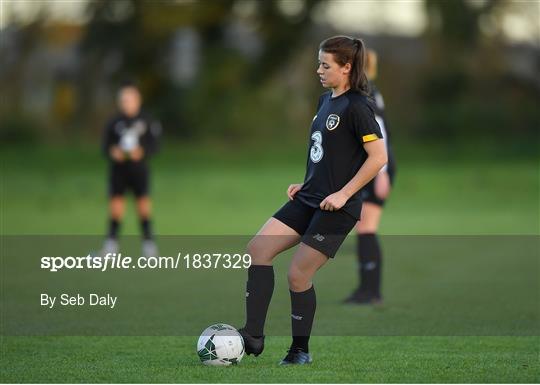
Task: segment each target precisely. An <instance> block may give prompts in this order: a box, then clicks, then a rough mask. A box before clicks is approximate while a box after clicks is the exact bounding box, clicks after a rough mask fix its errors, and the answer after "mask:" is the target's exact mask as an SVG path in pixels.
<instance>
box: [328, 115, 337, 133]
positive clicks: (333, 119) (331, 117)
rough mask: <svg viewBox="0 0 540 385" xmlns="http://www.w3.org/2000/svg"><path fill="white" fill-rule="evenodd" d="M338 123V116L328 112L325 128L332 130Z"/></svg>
mask: <svg viewBox="0 0 540 385" xmlns="http://www.w3.org/2000/svg"><path fill="white" fill-rule="evenodd" d="M338 125H339V116H337V115H336V114H330V115H328V118H326V128H327V129H328V131H332V130H333V129H335V128H336V127H337V126H338Z"/></svg>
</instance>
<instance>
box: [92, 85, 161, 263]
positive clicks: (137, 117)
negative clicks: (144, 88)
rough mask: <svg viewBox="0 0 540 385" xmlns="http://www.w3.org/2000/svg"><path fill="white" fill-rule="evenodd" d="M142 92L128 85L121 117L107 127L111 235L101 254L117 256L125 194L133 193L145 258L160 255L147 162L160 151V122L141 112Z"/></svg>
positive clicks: (122, 91)
mask: <svg viewBox="0 0 540 385" xmlns="http://www.w3.org/2000/svg"><path fill="white" fill-rule="evenodd" d="M141 104H142V97H141V93H140V91H139V89H138V88H137V86H135V85H134V84H132V83H126V84H124V85H122V87H120V89H119V91H118V108H119V110H120V114H119V115H118V116H115V117H114V118H113V119H111V120H110V121H109V123H107V125H106V127H105V130H104V135H103V151H104V153H105V155H106V157H107V158H108V159H109V164H110V167H109V197H110V201H109V214H110V220H109V232H108V235H107V239H106V240H105V243H104V245H103V250H102V254H104V255H105V254H107V253H117V252H118V241H117V238H118V230H119V227H120V222H121V220H122V218H123V216H124V208H125V199H124V195H125V193H126V190H132V191H133V193H134V194H135V198H136V201H137V212H138V214H139V219H140V223H141V231H142V233H143V245H142V254H143V256H144V257H151V256H155V255H156V254H157V247H156V245H155V243H154V241H153V239H152V238H153V237H152V231H151V226H150V208H151V201H150V196H149V177H150V176H149V174H150V171H149V168H148V163H147V160H148V158H150V156H151V155H153V154H154V153H155V152H156V151H157V145H158V138H159V136H160V134H161V125H160V124H159V122H157V121H154V120H151V119H149V118H148V117H147V116H146V115H145V114H143V113H142V112H141Z"/></svg>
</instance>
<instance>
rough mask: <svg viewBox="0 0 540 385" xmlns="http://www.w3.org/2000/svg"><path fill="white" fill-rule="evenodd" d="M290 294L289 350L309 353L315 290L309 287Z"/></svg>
mask: <svg viewBox="0 0 540 385" xmlns="http://www.w3.org/2000/svg"><path fill="white" fill-rule="evenodd" d="M290 292H291V326H292V337H293V342H292V345H291V349H293V348H300V349H302V350H303V351H304V352H306V353H309V336H310V335H311V327H312V326H313V318H314V317H315V308H316V307H317V298H316V296H315V288H314V287H313V286H311V288H309V289H308V290H306V291H302V292H294V291H290Z"/></svg>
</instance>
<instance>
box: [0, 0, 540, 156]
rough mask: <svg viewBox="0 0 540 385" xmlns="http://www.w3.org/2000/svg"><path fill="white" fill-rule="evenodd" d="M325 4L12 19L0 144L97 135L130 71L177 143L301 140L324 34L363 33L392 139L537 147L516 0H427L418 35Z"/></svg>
mask: <svg viewBox="0 0 540 385" xmlns="http://www.w3.org/2000/svg"><path fill="white" fill-rule="evenodd" d="M325 2H326V0H305V1H303V2H300V5H301V7H300V8H298V9H297V10H296V11H295V12H293V13H291V12H284V10H283V9H282V7H280V6H279V5H280V4H279V2H277V1H245V0H222V1H190V2H172V1H169V2H155V1H143V0H123V1H104V0H92V1H89V2H88V4H87V7H86V9H85V12H86V14H85V15H86V19H85V20H86V21H85V22H84V23H82V24H80V23H79V24H73V23H61V22H54V23H53V22H50V21H48V19H47V15H46V14H39V15H38V16H37V17H35V18H34V20H32V21H31V22H29V23H22V22H21V23H18V22H17V21H14V22H13V23H11V24H10V25H7V26H6V27H5V28H4V29H3V30H2V32H1V34H2V39H1V40H2V44H1V46H0V52H1V58H0V60H1V62H2V66H1V68H0V89H1V90H2V91H1V94H2V103H1V106H0V114H1V116H0V127H1V130H0V132H1V133H0V136H1V139H2V142H3V143H5V144H10V143H14V142H26V143H27V142H33V143H72V142H75V141H80V140H82V141H87V140H90V141H93V140H96V141H97V140H98V139H99V136H100V132H101V130H102V127H103V124H104V122H105V120H106V119H107V118H108V117H109V115H110V114H111V113H113V112H114V110H115V91H116V88H117V86H118V85H119V84H120V83H121V82H122V81H124V80H127V79H130V80H135V81H136V82H137V83H138V84H139V85H140V87H141V89H142V91H143V94H144V98H145V108H146V109H147V110H148V111H149V112H151V113H152V114H153V115H155V116H156V117H158V118H159V119H160V120H161V121H162V123H163V126H164V129H165V133H166V137H167V138H168V140H171V141H174V140H176V139H178V140H179V141H186V142H198V141H200V142H202V141H208V140H211V141H223V142H232V143H240V142H250V141H260V140H269V141H272V140H275V141H282V140H283V138H287V140H290V141H293V142H295V141H298V143H300V142H303V141H305V138H306V131H307V130H308V128H309V123H310V122H311V117H312V116H313V114H314V110H315V107H316V102H317V100H318V95H319V94H320V93H321V92H322V91H323V90H322V89H321V88H320V85H319V83H318V81H317V78H316V75H315V69H316V60H317V58H316V55H317V48H318V44H319V42H320V41H321V40H322V39H324V38H326V37H328V36H331V35H334V34H354V35H355V36H358V37H361V38H363V39H364V40H365V42H366V43H367V45H368V46H369V47H371V48H374V49H375V50H376V51H377V52H378V53H379V78H378V80H377V82H376V83H377V85H378V87H379V88H380V89H381V91H382V92H383V95H384V97H385V100H386V105H387V108H388V110H387V114H388V118H389V122H390V129H391V130H392V133H393V135H394V136H395V138H396V141H400V142H401V143H413V142H422V143H439V144H442V145H443V146H444V147H446V148H447V149H450V150H452V151H454V150H456V149H465V148H469V149H470V151H475V150H476V149H477V148H478V147H479V146H480V147H481V146H482V145H484V146H486V147H488V148H490V151H491V150H493V151H494V149H495V148H504V149H505V151H513V152H515V153H524V154H537V149H538V148H537V145H538V132H539V130H538V128H539V127H540V113H539V109H538V101H539V100H540V99H539V97H540V77H539V76H538V74H539V73H540V71H539V70H540V48H539V47H540V45H539V44H528V45H527V44H520V45H516V44H510V43H509V42H508V41H507V40H506V39H505V37H504V35H503V33H502V29H501V28H500V25H499V23H500V20H501V15H503V14H504V13H505V12H507V11H508V10H509V9H511V8H512V7H515V6H516V3H515V2H512V1H504V0H486V1H482V2H473V1H467V0H454V1H443V0H425V1H424V2H423V11H424V12H425V14H426V17H427V20H428V23H427V27H426V29H425V31H424V32H423V33H422V35H421V36H419V37H417V38H411V37H405V36H397V35H388V34H378V35H370V34H358V33H350V32H349V31H347V30H336V29H335V27H331V26H330V25H327V24H321V23H319V22H316V21H315V18H314V17H313V14H314V12H315V10H316V9H320V6H321V5H324V3H325ZM318 7H319V8H318ZM530 9H531V10H532V11H533V14H532V15H531V20H533V21H534V20H535V19H536V20H538V19H537V18H535V15H534V11H535V10H536V11H537V12H538V9H537V8H535V7H534V6H532V7H531V8H530ZM537 16H538V15H537ZM486 25H487V27H486ZM486 30H490V31H491V32H490V33H489V34H488V33H486ZM535 41H536V42H538V41H539V40H538V36H537V39H536V40H535Z"/></svg>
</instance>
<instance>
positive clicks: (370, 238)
mask: <svg viewBox="0 0 540 385" xmlns="http://www.w3.org/2000/svg"><path fill="white" fill-rule="evenodd" d="M365 70H366V75H367V77H368V79H369V81H370V89H371V96H372V98H373V100H374V102H375V106H374V109H375V119H376V120H377V123H379V127H380V128H381V132H382V134H383V136H384V139H385V143H386V151H387V153H388V164H387V165H386V166H385V167H383V168H382V169H381V171H380V172H379V173H378V174H377V176H376V177H375V178H373V179H372V180H371V181H370V182H369V183H368V184H367V185H366V186H365V187H364V188H363V189H362V191H361V195H362V200H363V204H362V218H361V220H360V221H359V222H358V223H357V225H356V231H357V234H358V246H357V256H358V263H359V269H358V275H359V282H360V284H359V286H358V288H357V289H356V290H354V291H353V292H352V294H351V295H350V296H349V297H348V298H347V299H346V300H345V302H346V303H352V304H375V303H380V302H381V300H382V297H381V274H382V270H381V264H382V253H381V247H380V244H379V239H378V237H377V231H378V229H379V222H380V220H381V215H382V210H383V207H384V203H385V200H386V198H387V197H388V195H389V194H390V190H391V188H392V184H393V181H394V175H395V161H394V156H393V152H392V148H391V145H390V134H389V132H388V125H387V122H386V118H385V114H384V99H383V97H382V95H381V93H380V92H379V90H378V89H377V87H375V85H374V84H373V81H374V80H375V79H376V78H377V54H376V53H375V51H373V50H370V49H368V50H367V55H366V69H365Z"/></svg>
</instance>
